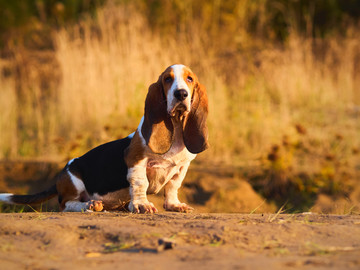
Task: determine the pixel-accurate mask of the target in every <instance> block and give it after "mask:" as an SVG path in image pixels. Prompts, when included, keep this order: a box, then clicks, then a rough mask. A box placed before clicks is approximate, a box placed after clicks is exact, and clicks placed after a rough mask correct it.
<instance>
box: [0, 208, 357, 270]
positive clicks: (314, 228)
mask: <svg viewBox="0 0 360 270" xmlns="http://www.w3.org/2000/svg"><path fill="white" fill-rule="evenodd" d="M159 242H160V244H159ZM163 242H164V243H165V244H163ZM0 264H1V267H0V268H1V269H4V270H5V269H131V270H135V269H267V270H269V269H360V216H359V215H346V216H338V215H318V214H295V215H285V214H284V215H277V214H263V215H262V214H197V213H195V214H179V213H168V212H163V213H158V214H153V215H150V214H148V215H134V214H127V213H21V214H19V213H16V214H0Z"/></svg>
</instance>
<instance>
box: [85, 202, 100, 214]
mask: <svg viewBox="0 0 360 270" xmlns="http://www.w3.org/2000/svg"><path fill="white" fill-rule="evenodd" d="M103 208H104V204H103V202H102V201H95V200H91V201H89V202H88V203H87V205H86V210H90V211H95V212H100V211H102V210H103Z"/></svg>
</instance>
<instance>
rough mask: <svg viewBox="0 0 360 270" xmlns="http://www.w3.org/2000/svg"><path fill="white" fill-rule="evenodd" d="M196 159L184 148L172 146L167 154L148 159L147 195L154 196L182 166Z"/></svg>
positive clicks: (177, 173) (178, 172)
mask: <svg viewBox="0 0 360 270" xmlns="http://www.w3.org/2000/svg"><path fill="white" fill-rule="evenodd" d="M195 157H196V155H195V154H192V153H190V152H189V151H188V150H187V149H186V147H181V146H180V145H173V147H172V148H171V149H170V151H169V152H168V153H166V154H165V155H162V156H154V157H150V158H149V160H148V162H147V168H146V176H147V178H148V181H149V187H148V191H147V193H149V194H156V193H158V192H159V191H160V190H161V188H162V187H163V186H165V185H166V183H167V182H168V181H170V180H171V179H172V178H174V177H176V176H177V175H179V174H180V172H181V170H182V169H183V168H184V166H186V167H187V166H188V165H189V163H190V161H191V160H193V159H194V158H195Z"/></svg>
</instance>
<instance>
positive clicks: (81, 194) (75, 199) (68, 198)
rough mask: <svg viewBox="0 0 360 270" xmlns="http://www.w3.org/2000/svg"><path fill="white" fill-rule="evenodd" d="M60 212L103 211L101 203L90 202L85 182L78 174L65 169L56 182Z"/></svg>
mask: <svg viewBox="0 0 360 270" xmlns="http://www.w3.org/2000/svg"><path fill="white" fill-rule="evenodd" d="M56 188H57V191H58V196H59V197H58V199H59V204H60V210H61V211H63V212H83V211H87V210H92V211H102V209H103V203H102V202H101V201H94V200H90V197H89V195H88V193H87V191H86V189H85V185H84V182H83V181H82V179H81V177H80V176H77V175H76V173H72V172H70V170H69V169H68V168H65V169H64V170H63V171H62V172H61V173H60V174H59V175H58V176H57V181H56Z"/></svg>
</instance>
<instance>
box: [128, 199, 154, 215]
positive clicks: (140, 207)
mask: <svg viewBox="0 0 360 270" xmlns="http://www.w3.org/2000/svg"><path fill="white" fill-rule="evenodd" d="M129 211H130V212H133V213H136V214H139V213H141V214H146V213H150V214H152V213H157V212H158V210H157V209H156V207H155V206H154V204H153V203H151V202H148V201H146V202H139V203H137V202H130V204H129Z"/></svg>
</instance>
